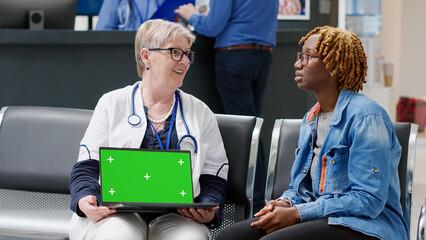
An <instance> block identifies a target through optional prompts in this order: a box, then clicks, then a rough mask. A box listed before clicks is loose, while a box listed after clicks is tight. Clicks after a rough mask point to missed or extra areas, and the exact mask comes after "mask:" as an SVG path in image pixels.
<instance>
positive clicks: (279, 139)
mask: <svg viewBox="0 0 426 240" xmlns="http://www.w3.org/2000/svg"><path fill="white" fill-rule="evenodd" d="M301 123H302V119H277V120H275V125H274V129H273V132H272V140H271V150H270V154H269V156H270V158H269V167H268V174H267V178H266V190H265V198H266V200H267V201H268V200H270V199H276V198H278V197H280V196H281V195H282V193H283V192H284V191H285V190H287V189H288V186H289V184H290V171H291V167H292V166H293V162H294V157H295V153H294V151H295V149H296V148H297V141H298V139H299V132H300V125H301ZM394 128H395V132H396V136H397V138H398V141H399V143H400V144H401V147H402V154H401V159H400V161H399V165H398V174H399V181H400V187H401V198H400V202H401V206H402V211H403V214H404V218H405V220H406V221H407V223H408V224H409V223H410V216H411V194H412V182H413V168H414V159H415V148H416V139H417V131H418V125H417V124H412V123H401V122H395V123H394Z"/></svg>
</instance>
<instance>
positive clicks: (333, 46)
mask: <svg viewBox="0 0 426 240" xmlns="http://www.w3.org/2000/svg"><path fill="white" fill-rule="evenodd" d="M315 34H318V35H319V37H318V41H317V44H316V46H315V51H317V52H318V54H319V56H320V58H321V59H322V61H323V62H324V64H325V66H326V68H327V69H330V71H331V76H334V75H336V74H337V78H338V81H339V90H342V89H350V90H352V91H354V92H359V91H360V90H362V85H363V84H364V83H365V82H366V81H365V76H366V75H367V68H368V67H367V56H366V55H365V52H364V48H363V47H362V43H361V40H360V39H359V38H358V36H357V35H356V34H355V33H353V32H350V31H345V30H342V29H339V28H335V27H330V26H323V27H317V28H315V29H314V30H312V31H311V32H309V33H308V34H307V35H306V36H304V37H303V38H302V39H301V40H300V41H299V45H300V44H302V43H304V42H305V41H306V40H307V39H308V38H309V37H310V36H312V35H315Z"/></svg>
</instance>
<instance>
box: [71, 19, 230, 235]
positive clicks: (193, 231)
mask: <svg viewBox="0 0 426 240" xmlns="http://www.w3.org/2000/svg"><path fill="white" fill-rule="evenodd" d="M194 41H195V37H194V35H193V34H192V33H191V32H190V31H188V30H187V29H186V28H184V27H182V26H181V25H179V24H176V23H172V22H167V21H164V20H149V21H147V22H145V23H144V24H142V25H141V26H140V28H139V30H138V32H137V34H136V39H135V57H136V63H137V70H138V75H139V76H140V77H141V78H142V81H141V82H137V83H135V84H134V85H133V86H127V87H124V88H122V89H117V90H114V91H112V92H109V93H106V94H105V95H104V96H102V97H101V99H100V100H99V102H98V104H97V106H96V108H95V111H94V113H93V116H92V119H91V121H90V124H89V126H88V128H87V131H86V133H85V135H84V137H83V139H82V141H81V146H80V154H79V158H78V162H77V163H76V165H75V166H74V168H73V171H72V173H71V179H70V190H71V197H72V199H71V209H72V210H73V211H74V212H75V214H74V215H73V217H72V220H71V226H70V239H71V240H74V239H120V240H126V239H129V240H130V239H132V240H133V239H141V240H146V239H149V240H159V239H164V240H166V239H194V240H203V239H206V240H207V239H210V238H211V236H210V233H209V230H208V227H217V226H219V225H220V224H221V221H222V208H223V205H224V201H225V193H226V185H227V181H226V179H227V174H228V160H227V158H226V154H225V149H224V146H223V142H222V138H221V135H220V132H219V128H218V125H217V121H216V118H215V116H214V114H213V113H212V112H211V111H210V109H209V108H208V107H207V106H206V105H205V104H204V103H203V102H201V101H200V100H198V99H197V98H195V97H194V96H192V95H189V94H187V93H184V92H183V91H181V90H179V87H181V86H182V83H183V79H184V77H185V74H186V72H187V71H188V69H189V67H190V64H191V63H192V61H193V60H194V56H195V54H194V53H193V52H192V51H191V50H190V48H191V45H192V43H193V42H194ZM99 147H123V148H148V149H177V148H180V149H182V150H189V151H190V152H191V158H192V171H193V173H192V175H193V176H192V179H193V186H194V196H196V198H195V201H196V202H202V203H207V202H214V203H219V207H216V208H211V209H180V210H178V211H177V212H174V213H167V214H155V213H150V214H148V213H142V214H136V213H116V211H115V210H114V209H109V208H107V207H104V206H98V203H99V200H100V186H99V183H98V181H99ZM148 232H149V234H148ZM148 235H149V237H147V236H148Z"/></svg>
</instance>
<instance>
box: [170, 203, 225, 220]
mask: <svg viewBox="0 0 426 240" xmlns="http://www.w3.org/2000/svg"><path fill="white" fill-rule="evenodd" d="M217 209H219V206H216V207H213V208H206V209H203V208H181V209H178V210H177V211H178V213H180V214H181V215H182V216H185V217H187V218H190V219H192V220H194V221H196V222H198V223H209V222H211V221H213V218H214V214H215V213H214V211H216V210H217Z"/></svg>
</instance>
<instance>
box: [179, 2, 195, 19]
mask: <svg viewBox="0 0 426 240" xmlns="http://www.w3.org/2000/svg"><path fill="white" fill-rule="evenodd" d="M175 13H176V14H179V15H180V16H181V17H182V18H183V19H185V20H186V21H188V20H189V18H190V17H191V16H192V15H194V14H195V13H198V11H197V9H196V8H195V7H194V5H192V3H189V4H185V5H181V6H179V8H178V9H175Z"/></svg>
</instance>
